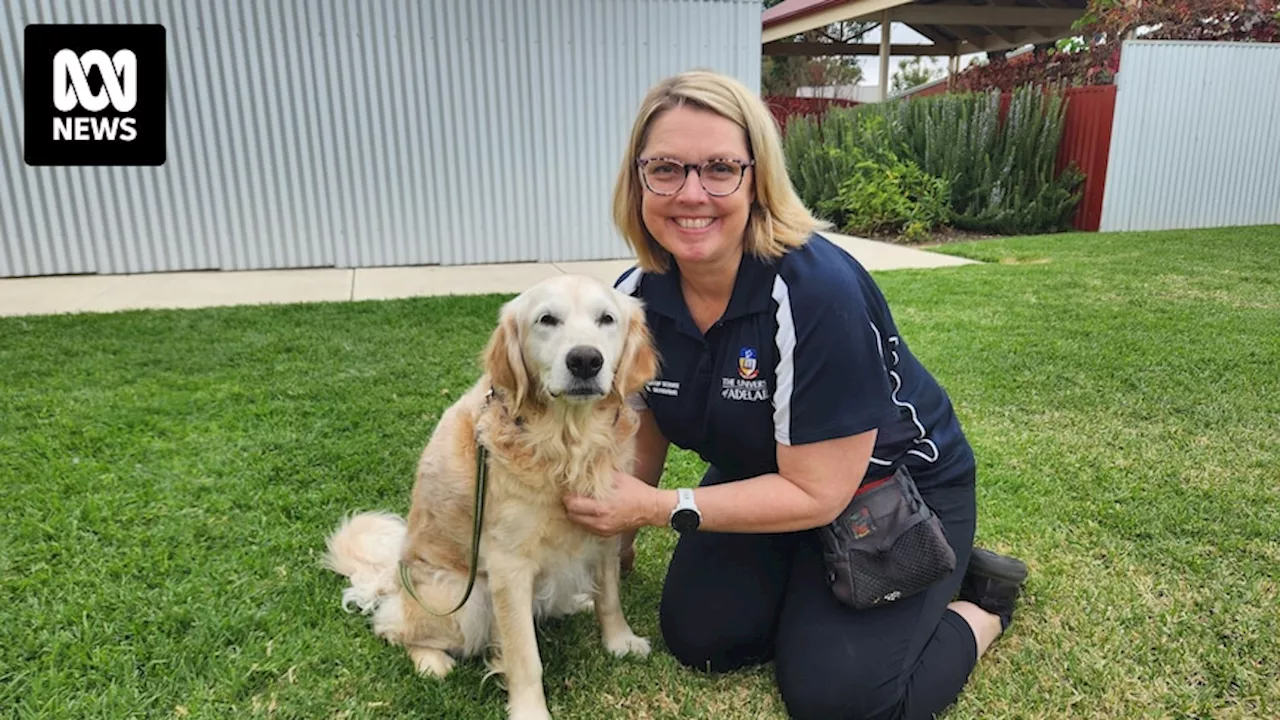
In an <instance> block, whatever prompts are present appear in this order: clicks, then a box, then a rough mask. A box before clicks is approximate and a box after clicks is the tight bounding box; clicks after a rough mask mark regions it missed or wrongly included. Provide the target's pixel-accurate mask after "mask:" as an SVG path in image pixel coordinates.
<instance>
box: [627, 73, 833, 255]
mask: <svg viewBox="0 0 1280 720" xmlns="http://www.w3.org/2000/svg"><path fill="white" fill-rule="evenodd" d="M682 106H687V107H693V108H697V109H700V110H708V111H710V112H713V113H716V114H717V115H720V116H722V117H724V118H727V119H729V120H731V121H733V122H735V123H737V124H738V126H739V127H741V128H742V129H743V130H744V131H746V136H747V147H748V148H749V150H750V153H751V157H752V158H753V159H754V160H755V165H754V166H753V167H752V168H751V171H752V172H753V173H754V176H753V178H752V182H754V183H755V201H754V202H753V203H752V204H751V212H750V217H749V219H748V220H747V227H746V231H745V232H744V236H745V237H744V242H743V244H744V251H745V252H748V253H751V254H754V255H756V256H758V257H761V258H777V257H781V256H782V255H783V254H784V253H786V252H787V251H788V250H789V249H791V248H795V247H799V246H801V245H803V244H804V243H805V241H806V240H808V238H809V235H810V234H811V233H812V232H813V231H814V230H817V229H820V228H826V227H830V224H829V223H826V222H824V221H821V220H818V219H817V218H815V217H814V216H813V215H812V214H811V213H810V212H809V209H808V208H806V207H805V206H804V203H803V202H802V201H801V200H800V197H799V196H798V195H797V194H796V191H795V188H794V187H793V186H792V185H791V178H790V176H788V175H787V163H786V158H785V157H784V155H783V152H782V138H781V135H780V133H779V132H778V125H777V123H776V122H775V121H774V119H773V115H772V114H771V113H770V112H769V109H768V108H767V107H766V106H765V104H764V101H762V100H761V99H760V98H759V97H758V96H757V95H756V94H755V93H752V92H751V91H750V90H748V89H747V87H746V86H745V85H743V84H742V83H741V82H739V81H737V80H735V79H734V78H732V77H728V76H726V75H721V74H719V73H715V72H711V71H707V70H690V71H687V72H683V73H680V74H678V75H674V76H672V77H669V78H667V79H666V80H663V81H662V82H660V83H658V84H657V85H656V86H654V87H653V89H651V90H650V91H649V93H648V94H647V95H646V96H645V98H644V101H643V102H642V103H641V105H640V112H639V114H638V115H637V116H636V119H635V124H634V125H633V126H632V128H631V139H630V141H629V143H628V144H627V151H626V153H625V154H624V155H625V156H624V157H623V159H622V168H621V170H619V172H618V180H617V183H616V184H615V185H614V190H613V222H614V225H616V226H617V228H618V230H619V231H620V232H621V233H622V237H623V239H625V240H626V242H627V245H629V246H630V247H631V249H632V251H634V252H635V254H636V259H637V260H638V264H639V266H640V269H641V270H644V271H646V272H666V271H667V269H668V268H669V267H670V263H671V255H670V253H668V252H667V251H666V250H664V249H663V248H662V246H661V245H659V244H658V242H657V240H655V239H654V238H653V236H652V235H651V234H650V233H649V230H648V228H646V227H645V225H644V219H643V218H642V217H641V213H640V209H641V199H642V196H643V193H644V192H645V188H644V184H643V182H642V181H641V180H640V173H639V170H638V169H637V167H636V161H637V159H638V157H639V154H640V150H641V149H642V148H643V147H644V144H645V142H647V140H648V136H649V129H650V128H651V127H652V126H653V122H654V120H656V119H657V118H658V116H659V115H661V114H662V113H664V112H666V111H667V110H671V109H673V108H677V107H682ZM744 187H745V185H744Z"/></svg>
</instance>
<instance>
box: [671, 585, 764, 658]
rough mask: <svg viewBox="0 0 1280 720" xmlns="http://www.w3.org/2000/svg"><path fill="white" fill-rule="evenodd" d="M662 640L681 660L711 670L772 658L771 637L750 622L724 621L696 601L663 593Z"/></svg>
mask: <svg viewBox="0 0 1280 720" xmlns="http://www.w3.org/2000/svg"><path fill="white" fill-rule="evenodd" d="M658 621H659V626H660V628H661V631H662V640H663V642H664V643H665V644H666V646H667V650H668V651H669V652H670V653H671V655H672V656H673V657H675V659H676V660H678V661H679V662H680V664H682V665H684V666H686V667H689V668H691V669H694V670H699V671H702V672H708V673H719V672H729V671H732V670H737V669H738V668H741V667H745V666H748V665H755V664H759V663H763V662H767V661H768V660H770V659H771V657H770V655H771V653H770V652H769V649H768V638H764V637H760V633H759V632H758V629H755V628H752V627H751V626H750V625H749V624H745V623H742V624H734V623H723V622H720V621H719V618H717V617H715V613H714V612H713V611H712V610H710V609H707V608H705V607H702V606H699V605H697V604H693V603H677V602H673V601H672V600H671V599H669V598H666V597H664V598H663V602H662V606H661V609H660V611H659V613H658Z"/></svg>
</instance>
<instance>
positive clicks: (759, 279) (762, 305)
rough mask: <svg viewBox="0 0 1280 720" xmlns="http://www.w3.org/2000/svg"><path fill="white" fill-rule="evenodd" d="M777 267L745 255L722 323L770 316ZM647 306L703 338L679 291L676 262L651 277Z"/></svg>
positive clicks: (678, 273) (646, 298)
mask: <svg viewBox="0 0 1280 720" xmlns="http://www.w3.org/2000/svg"><path fill="white" fill-rule="evenodd" d="M776 273H777V266H776V264H774V263H773V262H770V261H768V260H765V259H762V258H759V257H756V256H755V255H752V254H750V253H744V254H743V256H742V262H741V263H739V264H738V275H737V278H736V279H734V281H733V294H732V295H731V296H730V297H729V306H728V307H727V308H725V311H724V315H723V316H722V317H721V320H722V321H724V322H728V321H730V320H735V319H737V318H740V317H745V316H747V315H753V314H755V313H761V312H767V311H768V310H769V307H770V303H771V301H772V293H773V288H772V283H773V277H774V275H775V274H776ZM644 302H645V305H646V306H648V307H649V308H651V309H652V310H653V311H654V312H657V313H659V314H661V315H665V316H666V317H669V318H671V319H672V320H675V321H676V322H677V323H679V324H680V326H681V328H682V329H686V330H688V331H689V332H691V333H692V334H694V335H697V336H699V337H701V335H702V334H701V333H699V332H698V330H697V327H696V326H695V325H694V323H693V317H692V316H691V315H690V314H689V307H688V305H686V304H685V301H684V293H683V292H681V290H680V269H679V268H678V267H677V266H676V265H675V263H674V262H673V263H672V265H671V268H670V269H669V270H667V271H666V272H664V273H650V274H649V276H648V279H647V282H646V283H645V289H644Z"/></svg>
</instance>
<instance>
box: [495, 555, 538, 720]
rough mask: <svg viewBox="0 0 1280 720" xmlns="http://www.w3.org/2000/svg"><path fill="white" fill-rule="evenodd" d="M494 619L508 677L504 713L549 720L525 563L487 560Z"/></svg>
mask: <svg viewBox="0 0 1280 720" xmlns="http://www.w3.org/2000/svg"><path fill="white" fill-rule="evenodd" d="M489 587H490V589H491V592H492V593H493V619H494V624H495V625H496V626H497V630H498V642H499V647H500V648H501V650H500V652H501V668H502V674H503V675H505V676H506V678H507V710H508V717H509V718H511V720H550V718H551V713H550V712H548V710H547V699H546V696H545V695H544V693H543V690H542V658H541V656H540V655H539V653H538V638H537V635H535V634H534V629H533V573H532V572H531V571H530V570H529V569H528V568H527V566H525V564H524V563H522V562H519V561H515V562H510V563H504V562H503V561H502V559H500V558H491V559H490V560H489Z"/></svg>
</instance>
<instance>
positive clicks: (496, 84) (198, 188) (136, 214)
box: [0, 0, 761, 277]
mask: <svg viewBox="0 0 1280 720" xmlns="http://www.w3.org/2000/svg"><path fill="white" fill-rule="evenodd" d="M760 14H761V3H760V0H608V1H602V0H538V1H537V2H528V1H527V0H483V1H476V0H431V1H430V2H418V1H415V0H377V1H375V2H359V1H358V0H284V1H275V0H172V1H164V0H96V1H91V0H78V1H77V0H39V1H38V0H4V2H3V3H0V159H2V162H0V277H12V276H24V275H51V274H68V273H131V272H147V271H160V270H194V269H210V268H212V269H237V270H240V269H264V268H296V267H326V266H338V267H368V266H378V265H417V264H433V263H441V264H463V263H482V262H512V261H567V260H583V259H604V258H617V257H624V256H626V254H627V250H626V247H625V245H624V244H623V243H622V241H621V240H620V239H619V238H618V236H617V233H616V231H615V230H614V228H613V226H612V224H611V222H610V216H609V212H610V208H609V204H610V196H611V193H612V189H613V182H614V175H615V173H616V172H617V169H618V163H619V161H620V159H621V153H622V151H623V148H624V144H625V141H626V137H627V133H628V131H629V129H630V123H631V120H632V117H633V114H634V112H635V110H636V108H637V107H638V105H639V102H640V100H641V98H642V97H643V95H644V93H645V91H646V90H648V88H649V87H650V86H651V85H652V84H653V83H654V82H656V81H658V80H659V79H661V78H662V77H664V76H666V75H669V74H672V73H675V72H678V71H680V70H683V69H687V68H690V67H694V66H702V67H709V68H712V69H716V70H719V71H722V72H725V73H728V74H731V75H733V76H735V77H737V78H738V79H740V80H742V81H743V82H744V83H746V84H747V85H748V86H749V87H751V88H753V89H756V88H758V87H759V81H760V77H759V76H760ZM50 22H57V23H116V22H120V23H144V22H145V23H161V24H163V25H164V26H165V28H166V30H167V55H168V57H167V71H168V84H169V95H168V138H169V147H168V160H167V163H166V165H165V166H163V167H160V168H136V167H130V168H45V167H28V166H27V165H26V164H25V163H24V162H23V160H22V133H23V127H22V123H23V114H22V96H21V85H22V66H23V61H22V53H23V28H24V27H25V26H26V25H27V24H29V23H50Z"/></svg>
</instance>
